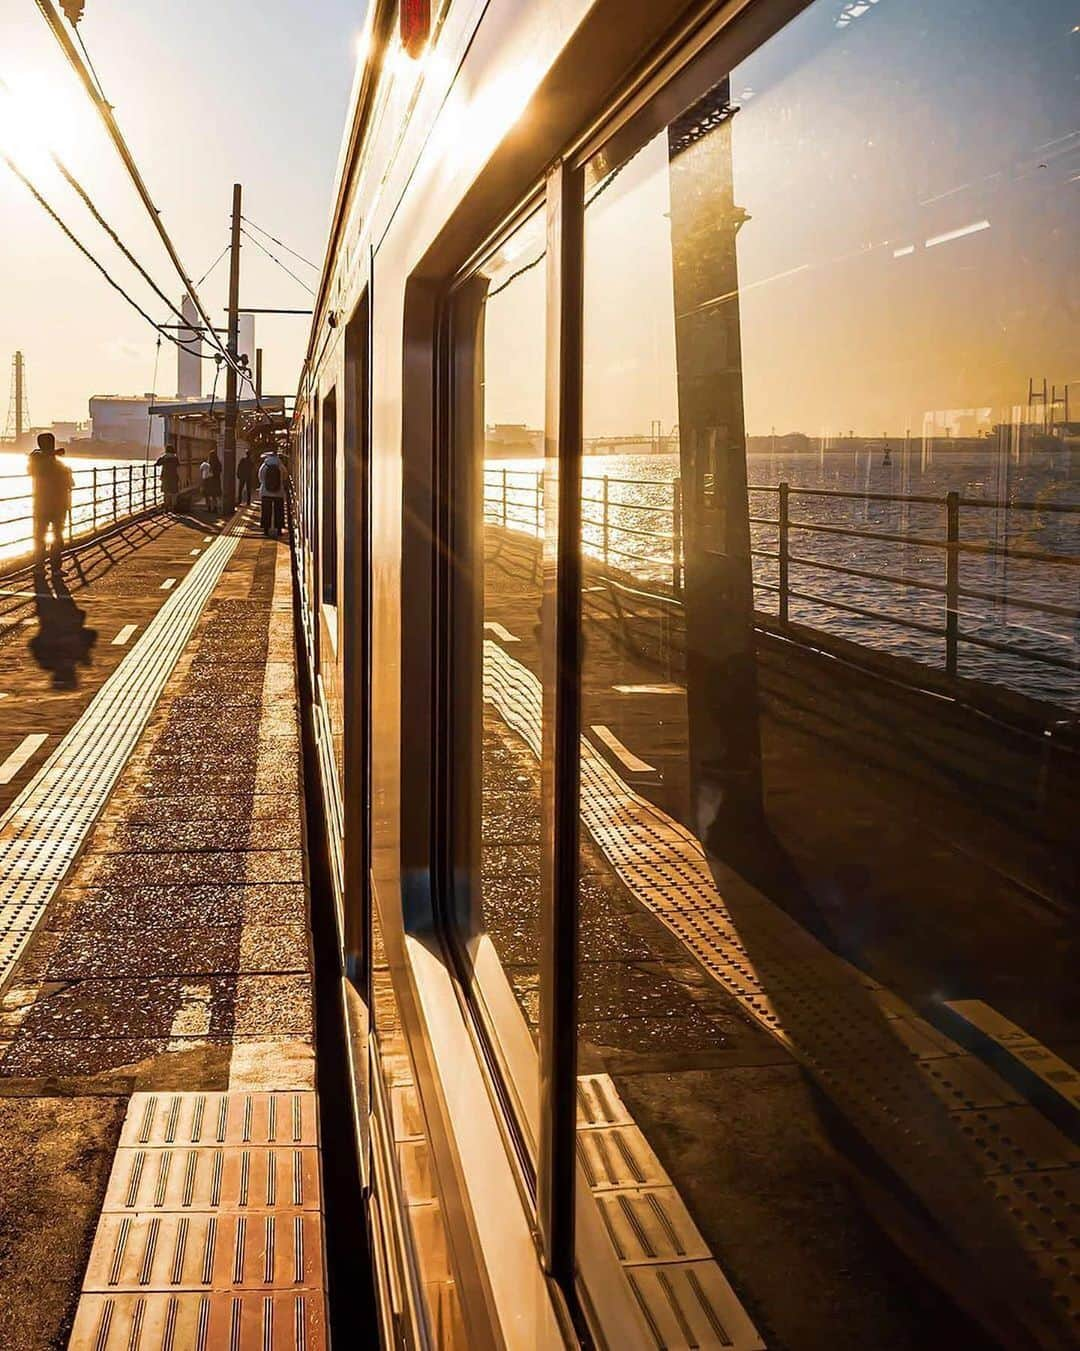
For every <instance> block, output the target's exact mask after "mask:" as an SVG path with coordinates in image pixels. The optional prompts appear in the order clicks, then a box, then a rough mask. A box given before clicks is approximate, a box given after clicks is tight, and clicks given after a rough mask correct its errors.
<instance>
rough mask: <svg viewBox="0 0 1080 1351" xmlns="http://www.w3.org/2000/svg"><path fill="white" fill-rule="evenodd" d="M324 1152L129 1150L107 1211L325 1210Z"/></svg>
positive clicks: (115, 1175) (116, 1170)
mask: <svg viewBox="0 0 1080 1351" xmlns="http://www.w3.org/2000/svg"><path fill="white" fill-rule="evenodd" d="M321 1206H322V1195H321V1191H320V1181H319V1156H318V1152H317V1151H316V1150H314V1149H309V1148H282V1147H280V1146H270V1147H267V1146H252V1147H251V1148H246V1147H242V1148H239V1149H237V1148H228V1149H225V1148H206V1147H202V1146H200V1147H196V1146H191V1145H188V1146H181V1147H179V1148H176V1149H172V1148H168V1147H165V1148H158V1149H123V1150H121V1151H120V1152H119V1153H118V1154H117V1156H116V1161H115V1164H114V1166H113V1171H112V1176H111V1177H110V1179H109V1189H108V1191H107V1193H106V1196H105V1205H104V1207H103V1208H104V1209H105V1210H107V1211H137V1210H144V1211H149V1210H243V1209H267V1210H288V1209H294V1210H319V1209H320V1208H321Z"/></svg>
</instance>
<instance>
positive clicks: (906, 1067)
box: [484, 643, 1080, 1332]
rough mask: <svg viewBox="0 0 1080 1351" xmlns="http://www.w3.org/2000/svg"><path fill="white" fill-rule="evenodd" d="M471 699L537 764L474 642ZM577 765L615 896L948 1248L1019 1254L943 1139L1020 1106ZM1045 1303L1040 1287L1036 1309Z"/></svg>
mask: <svg viewBox="0 0 1080 1351" xmlns="http://www.w3.org/2000/svg"><path fill="white" fill-rule="evenodd" d="M484 696H485V698H486V699H487V700H488V701H489V702H491V703H492V704H493V705H494V706H495V709H496V711H497V712H498V713H499V715H500V716H501V717H502V718H503V719H504V721H506V722H507V724H508V725H509V726H511V727H512V728H514V730H516V731H518V732H519V733H520V734H521V735H522V736H523V737H524V739H525V740H526V742H527V743H528V744H529V746H530V747H531V748H532V750H533V752H534V753H535V754H537V755H539V753H540V741H539V728H540V708H541V687H540V682H539V681H538V680H537V678H536V677H535V676H534V675H533V674H532V672H530V671H529V670H527V668H525V667H524V666H523V665H522V664H521V663H520V662H518V661H516V660H515V659H514V658H512V657H510V656H508V655H507V653H506V652H505V651H504V650H503V649H501V648H500V647H499V646H498V644H494V643H485V651H484ZM580 766H581V770H580V778H581V819H582V822H583V825H584V826H585V828H586V829H587V831H588V832H589V834H590V835H591V837H592V839H593V840H594V841H595V842H596V844H597V846H598V847H599V848H600V850H601V851H602V852H603V854H604V856H605V857H606V859H607V860H608V862H609V863H610V864H611V866H612V867H613V869H614V870H615V872H616V873H617V875H618V876H619V878H620V880H621V881H622V883H623V884H624V885H625V886H626V887H627V889H628V890H629V891H630V892H631V893H632V894H633V895H634V896H635V897H636V898H637V899H638V900H639V901H640V902H641V903H642V904H643V905H645V906H646V907H648V908H649V909H650V910H651V911H652V912H653V913H654V914H655V915H656V916H657V917H658V918H659V919H661V920H662V921H663V923H664V924H665V925H667V927H668V928H669V929H670V930H671V931H672V932H673V933H674V934H676V936H677V937H679V938H680V939H681V940H682V942H683V943H684V944H685V945H686V946H687V948H688V949H689V950H690V951H691V952H692V953H693V954H694V955H695V956H696V957H697V958H698V960H699V961H700V963H701V964H702V966H703V967H704V968H705V969H706V970H707V971H708V972H709V973H710V974H711V975H712V976H713V977H714V978H715V979H716V980H717V981H718V982H719V983H720V984H721V985H722V986H723V987H724V988H725V989H726V990H728V991H729V992H730V993H731V994H732V995H734V996H735V998H736V999H738V1000H739V1002H740V1003H741V1004H742V1005H743V1007H744V1008H745V1009H746V1010H747V1012H749V1013H750V1014H751V1015H752V1016H753V1017H754V1018H755V1019H756V1020H757V1022H758V1023H759V1024H760V1025H761V1026H762V1027H764V1028H765V1029H766V1030H767V1031H769V1032H771V1033H772V1035H773V1036H774V1037H775V1038H776V1039H777V1040H779V1041H780V1042H781V1043H783V1044H784V1045H786V1046H787V1047H788V1048H789V1049H790V1050H791V1051H792V1052H793V1053H794V1054H795V1055H796V1056H797V1057H798V1059H799V1060H800V1061H801V1063H802V1064H803V1065H804V1067H805V1068H806V1069H807V1071H808V1072H809V1073H810V1074H811V1075H813V1077H814V1078H815V1079H816V1080H817V1082H818V1083H819V1084H820V1086H821V1087H822V1088H823V1089H824V1091H825V1092H826V1093H827V1094H828V1095H829V1097H830V1098H831V1099H832V1101H833V1102H834V1103H835V1104H836V1106H837V1107H838V1109H839V1110H840V1111H841V1112H843V1113H844V1114H845V1115H846V1116H847V1117H848V1118H849V1119H850V1120H851V1121H852V1122H853V1123H854V1124H855V1125H856V1126H857V1127H858V1128H859V1129H860V1130H862V1131H863V1132H864V1133H865V1135H866V1136H867V1138H869V1139H870V1140H871V1141H873V1142H874V1144H875V1146H876V1148H877V1149H878V1150H879V1151H880V1152H881V1154H882V1156H883V1158H884V1159H885V1160H886V1162H887V1163H888V1165H889V1166H890V1167H891V1168H893V1169H895V1170H896V1171H897V1172H898V1173H899V1174H900V1175H901V1176H902V1177H904V1178H905V1179H906V1180H907V1181H908V1184H909V1185H910V1186H911V1187H912V1190H913V1191H914V1192H915V1194H916V1196H918V1197H920V1198H921V1200H922V1202H923V1204H924V1205H926V1206H927V1207H928V1208H929V1209H930V1210H931V1211H933V1212H934V1213H935V1214H936V1215H937V1216H938V1218H939V1220H940V1222H941V1223H942V1224H943V1225H944V1227H945V1228H946V1229H947V1230H949V1231H951V1233H952V1236H953V1238H954V1241H956V1242H958V1243H959V1244H960V1245H961V1246H962V1247H966V1248H967V1249H968V1250H969V1251H971V1252H973V1253H975V1252H981V1251H983V1250H984V1248H985V1247H986V1246H987V1244H989V1246H990V1247H991V1248H994V1249H995V1250H997V1251H999V1252H1001V1253H1007V1252H1009V1251H1011V1249H1012V1244H1015V1243H1017V1240H1019V1241H1020V1243H1021V1244H1022V1241H1023V1240H1022V1235H1021V1234H1020V1233H1018V1231H1017V1227H1016V1224H1015V1219H1016V1217H1015V1216H1014V1215H1013V1214H1012V1213H1011V1212H1010V1211H1009V1210H1008V1208H1006V1207H1003V1206H1001V1205H1000V1204H998V1203H997V1201H998V1198H996V1197H995V1196H994V1195H993V1193H992V1192H991V1190H990V1185H991V1179H992V1176H993V1174H994V1171H995V1170H994V1168H993V1167H990V1166H988V1160H989V1163H990V1164H994V1159H993V1158H992V1156H991V1155H989V1154H988V1153H987V1150H986V1149H985V1148H984V1147H981V1146H980V1145H979V1143H978V1141H977V1139H976V1138H975V1136H974V1134H973V1133H972V1131H971V1130H969V1129H965V1128H963V1127H961V1128H960V1129H956V1125H957V1121H958V1119H960V1118H968V1114H969V1113H971V1112H975V1111H979V1110H983V1109H992V1108H997V1109H1002V1108H1007V1107H1010V1106H1012V1107H1018V1106H1019V1104H1020V1101H1021V1100H1020V1098H1019V1096H1018V1095H1017V1094H1016V1093H1015V1092H1014V1090H1013V1089H1012V1088H1011V1087H1010V1086H1009V1085H1008V1084H1006V1083H1005V1081H1004V1080H1003V1079H1002V1078H1001V1077H1000V1076H999V1075H998V1074H996V1073H995V1072H994V1071H992V1070H990V1069H989V1068H987V1067H986V1066H985V1065H984V1064H983V1063H982V1062H980V1061H977V1060H976V1059H975V1058H974V1057H971V1056H967V1055H965V1054H963V1050H962V1048H961V1047H960V1046H959V1045H956V1044H955V1043H953V1042H951V1040H950V1039H949V1038H947V1037H944V1036H942V1034H940V1033H937V1032H936V1030H934V1029H930V1028H929V1027H928V1025H925V1024H923V1023H922V1020H920V1019H918V1017H917V1015H916V1014H915V1013H914V1011H913V1010H912V1009H911V1008H909V1007H908V1006H907V1005H906V1004H905V1003H904V1001H902V1000H900V999H899V998H897V997H896V996H895V995H893V994H891V993H890V992H889V991H887V990H885V989H884V987H882V986H881V985H880V984H879V983H878V982H876V981H874V980H872V979H871V978H869V977H866V976H865V975H863V974H862V973H859V972H856V971H855V970H854V968H852V967H850V966H849V965H848V964H847V963H845V962H843V961H842V960H841V959H839V958H837V957H836V956H835V955H834V954H832V953H831V952H829V951H828V949H826V948H825V947H824V946H823V945H822V944H821V943H819V942H818V941H817V940H816V939H815V938H814V937H813V936H812V935H810V934H808V933H807V932H806V931H805V930H804V929H802V928H801V927H800V926H799V925H798V924H797V923H796V922H795V921H794V920H792V919H791V918H790V916H788V915H786V914H785V913H784V912H783V911H782V910H781V909H779V907H777V906H774V905H773V904H772V903H771V902H770V901H769V900H768V898H767V897H765V896H764V895H762V894H761V893H760V892H757V891H756V890H755V889H754V888H752V887H749V886H747V885H746V884H745V883H744V882H743V881H742V879H740V878H739V877H737V876H736V875H735V874H734V873H731V872H725V871H724V870H723V869H720V870H719V871H718V873H717V876H716V877H714V875H713V870H712V867H711V866H710V863H709V861H708V860H707V859H706V856H705V852H704V850H703V848H702V845H701V843H700V842H699V841H698V840H697V839H696V837H695V836H694V835H693V834H692V833H691V832H690V831H689V830H687V829H686V827H684V826H683V825H682V824H681V823H680V822H678V821H676V820H674V819H673V818H672V817H670V816H668V815H667V814H666V813H665V812H663V811H662V810H661V809H660V808H659V807H657V806H656V805H655V804H653V803H651V802H649V801H648V800H647V799H646V798H643V797H642V796H641V795H640V794H638V793H636V792H635V791H634V790H633V789H632V788H631V787H630V786H629V785H628V784H627V783H626V782H625V781H624V780H623V779H621V778H620V777H619V775H618V773H617V772H616V771H615V770H614V769H613V767H612V766H611V765H609V764H608V763H607V762H606V761H605V760H604V759H603V758H602V757H601V756H599V755H598V754H597V753H596V751H595V750H594V749H593V748H592V747H591V746H590V745H589V743H588V742H587V741H586V740H585V739H582V741H581V743H580ZM717 877H719V878H720V881H719V882H718V881H717ZM729 894H730V897H731V898H732V905H731V908H730V909H729V906H728V904H727V903H726V902H725V896H728V895H729ZM733 911H734V916H735V917H737V919H736V918H735V917H733V913H732V912H733ZM970 1125H971V1121H970V1119H969V1118H968V1119H967V1126H969V1127H970ZM1048 1130H1049V1131H1050V1132H1051V1133H1052V1134H1055V1135H1059V1133H1057V1132H1056V1131H1055V1128H1053V1127H1048ZM1009 1138H1010V1139H1012V1137H1009ZM1061 1138H1062V1139H1063V1137H1061ZM579 1139H580V1136H579ZM1013 1144H1015V1145H1016V1146H1017V1147H1016V1149H1015V1150H1012V1151H1011V1152H1012V1154H1013V1155H1014V1156H1015V1162H1014V1163H1012V1164H1011V1165H1010V1166H1011V1167H1012V1168H1013V1169H1014V1170H1015V1171H1021V1170H1024V1169H1030V1168H1032V1167H1039V1166H1041V1165H1042V1163H1044V1162H1046V1161H1048V1160H1050V1159H1052V1158H1054V1156H1055V1149H1053V1148H1051V1147H1050V1141H1049V1140H1048V1139H1047V1138H1043V1139H1042V1140H1041V1141H1040V1142H1039V1148H1038V1150H1034V1148H1033V1146H1034V1145H1035V1141H1034V1140H1033V1139H1027V1140H1025V1141H1024V1142H1023V1143H1021V1142H1020V1141H1013ZM992 1149H993V1146H991V1150H992ZM1057 1152H1059V1153H1060V1151H1057ZM611 1157H612V1158H615V1156H611ZM1032 1160H1034V1161H1035V1162H1034V1164H1033V1163H1032ZM583 1162H586V1161H585V1160H583ZM603 1162H604V1160H603V1158H601V1157H599V1156H598V1151H597V1150H596V1149H595V1147H594V1149H593V1150H592V1152H591V1153H590V1154H589V1155H588V1156H587V1163H586V1166H587V1167H590V1166H591V1167H592V1168H593V1170H594V1172H593V1175H594V1176H596V1177H602V1176H603V1175H604V1172H603ZM616 1162H617V1160H616ZM631 1171H632V1170H631ZM615 1175H616V1176H622V1174H615ZM609 1185H615V1184H609ZM637 1185H640V1184H637ZM1047 1204H1048V1205H1049V1207H1050V1209H1051V1211H1052V1212H1053V1214H1054V1216H1055V1217H1056V1219H1057V1220H1059V1221H1060V1222H1061V1223H1063V1224H1064V1225H1065V1226H1066V1227H1067V1228H1068V1230H1069V1232H1070V1233H1071V1234H1072V1235H1073V1236H1074V1241H1075V1239H1077V1238H1080V1222H1078V1217H1077V1213H1076V1211H1075V1210H1073V1209H1070V1208H1069V1207H1068V1206H1066V1205H1064V1204H1063V1203H1062V1202H1061V1201H1060V1199H1059V1198H1057V1197H1052V1198H1051V1199H1050V1200H1049V1201H1048V1202H1047ZM1010 1231H1011V1232H1010ZM1018 1246H1019V1245H1018ZM1044 1274H1045V1273H1044ZM1009 1279H1010V1280H1012V1281H1013V1283H1014V1284H1015V1285H1016V1287H1017V1290H1018V1295H1017V1298H1018V1299H1019V1301H1020V1303H1021V1304H1023V1303H1024V1302H1025V1300H1026V1299H1027V1298H1028V1297H1029V1292H1025V1293H1020V1292H1019V1287H1020V1285H1021V1284H1022V1283H1023V1282H1025V1281H1026V1280H1027V1274H1026V1273H1025V1272H1024V1271H1023V1270H1022V1269H1021V1267H1020V1266H1019V1265H1015V1264H1014V1268H1013V1269H1011V1274H1010V1277H1009ZM1047 1293H1048V1291H1047V1289H1046V1287H1045V1286H1044V1289H1043V1291H1042V1294H1041V1297H1040V1302H1041V1301H1042V1300H1045V1297H1046V1295H1047ZM1050 1293H1051V1294H1052V1299H1053V1301H1054V1303H1056V1305H1057V1306H1058V1307H1059V1308H1060V1309H1063V1310H1064V1311H1065V1316H1066V1317H1067V1318H1070V1317H1073V1316H1074V1314H1075V1309H1076V1306H1075V1305H1070V1303H1069V1300H1070V1299H1073V1298H1075V1296H1074V1295H1071V1294H1069V1292H1068V1291H1067V1290H1065V1289H1064V1288H1063V1287H1061V1285H1060V1283H1058V1284H1055V1286H1054V1290H1053V1291H1052V1292H1050ZM1030 1295H1034V1291H1031V1292H1030ZM684 1332H685V1330H684Z"/></svg>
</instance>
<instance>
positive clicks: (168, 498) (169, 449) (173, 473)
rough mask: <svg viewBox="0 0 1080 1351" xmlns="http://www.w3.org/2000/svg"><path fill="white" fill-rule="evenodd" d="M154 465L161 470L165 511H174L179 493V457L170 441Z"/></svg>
mask: <svg viewBox="0 0 1080 1351" xmlns="http://www.w3.org/2000/svg"><path fill="white" fill-rule="evenodd" d="M156 464H157V468H158V469H160V470H161V495H162V497H164V499H165V510H166V511H175V510H176V498H177V495H178V494H179V492H180V456H179V455H177V453H176V446H175V445H174V444H173V443H172V442H171V441H170V442H168V443H167V445H166V446H165V449H164V451H163V452H162V454H161V455H159V456H158V458H157V462H156Z"/></svg>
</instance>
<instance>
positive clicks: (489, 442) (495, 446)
mask: <svg viewBox="0 0 1080 1351" xmlns="http://www.w3.org/2000/svg"><path fill="white" fill-rule="evenodd" d="M485 441H486V445H485V448H484V453H485V455H486V456H487V458H488V459H517V458H518V457H519V456H523V455H543V453H544V433H543V432H542V431H539V430H537V429H536V428H534V427H527V426H526V425H525V424H524V423H523V422H496V424H495V425H494V427H488V428H487V432H486V436H485Z"/></svg>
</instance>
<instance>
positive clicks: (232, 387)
mask: <svg viewBox="0 0 1080 1351" xmlns="http://www.w3.org/2000/svg"><path fill="white" fill-rule="evenodd" d="M239 334H240V184H239V183H234V184H233V190H232V241H231V245H230V249H229V337H228V349H229V356H230V357H231V358H232V360H231V361H230V362H229V366H228V370H227V371H226V373H225V444H224V446H223V447H222V456H221V459H222V479H223V482H222V485H221V507H222V510H223V512H224V513H225V515H226V516H228V515H230V514H231V513H232V512H233V511H235V510H236V412H237V410H236V385H237V381H236V365H235V362H236V357H237V351H236V349H237V345H238V343H239Z"/></svg>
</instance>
